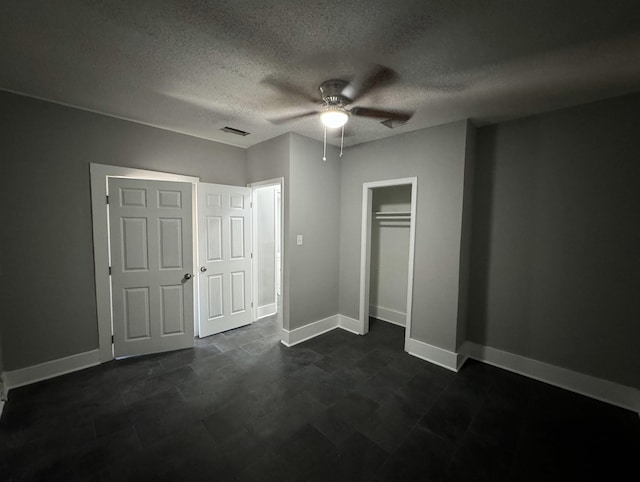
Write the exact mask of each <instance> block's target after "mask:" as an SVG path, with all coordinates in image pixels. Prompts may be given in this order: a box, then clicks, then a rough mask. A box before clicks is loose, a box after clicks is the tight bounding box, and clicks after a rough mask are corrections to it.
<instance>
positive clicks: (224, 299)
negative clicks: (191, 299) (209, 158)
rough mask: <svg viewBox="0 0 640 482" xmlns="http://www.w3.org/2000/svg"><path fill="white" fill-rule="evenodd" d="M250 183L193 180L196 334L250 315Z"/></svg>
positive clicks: (219, 329) (249, 319)
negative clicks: (195, 182) (195, 195)
mask: <svg viewBox="0 0 640 482" xmlns="http://www.w3.org/2000/svg"><path fill="white" fill-rule="evenodd" d="M250 201H251V189H249V188H245V187H239V186H226V185H219V184H207V183H199V184H198V250H199V256H198V258H199V261H200V267H199V272H198V277H199V279H198V284H199V299H200V306H199V312H200V315H199V327H198V328H199V330H198V331H199V336H200V337H205V336H209V335H213V334H215V333H220V332H222V331H226V330H230V329H233V328H237V327H240V326H243V325H247V324H249V323H251V322H252V316H251V291H250V290H251V232H250V231H251V226H250V219H251V218H250Z"/></svg>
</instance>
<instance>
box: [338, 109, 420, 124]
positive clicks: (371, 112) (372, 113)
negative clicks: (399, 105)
mask: <svg viewBox="0 0 640 482" xmlns="http://www.w3.org/2000/svg"><path fill="white" fill-rule="evenodd" d="M350 112H351V114H353V115H356V116H360V117H374V118H376V119H385V120H394V121H398V122H401V123H404V122H407V121H408V120H409V119H411V117H412V116H413V112H392V111H389V110H380V109H370V108H368V107H354V108H352V109H351V111H350Z"/></svg>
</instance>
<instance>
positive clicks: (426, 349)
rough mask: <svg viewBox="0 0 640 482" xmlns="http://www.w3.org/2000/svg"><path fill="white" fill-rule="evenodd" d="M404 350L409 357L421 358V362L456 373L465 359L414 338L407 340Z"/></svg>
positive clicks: (462, 356) (457, 354)
mask: <svg viewBox="0 0 640 482" xmlns="http://www.w3.org/2000/svg"><path fill="white" fill-rule="evenodd" d="M404 349H405V351H406V352H407V353H409V355H413V356H415V357H418V358H421V359H422V360H425V361H428V362H430V363H433V364H435V365H439V366H441V367H443V368H446V369H448V370H451V371H454V372H457V371H458V370H459V369H460V367H462V365H463V364H464V362H465V361H466V359H467V358H466V357H465V356H464V355H460V354H459V353H454V352H452V351H448V350H445V349H443V348H440V347H437V346H434V345H429V344H428V343H425V342H423V341H420V340H416V339H414V338H409V339H407V342H406V344H405V347H404Z"/></svg>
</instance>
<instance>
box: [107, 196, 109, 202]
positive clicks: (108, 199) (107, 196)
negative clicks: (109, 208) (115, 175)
mask: <svg viewBox="0 0 640 482" xmlns="http://www.w3.org/2000/svg"><path fill="white" fill-rule="evenodd" d="M107 204H109V195H108V194H107Z"/></svg>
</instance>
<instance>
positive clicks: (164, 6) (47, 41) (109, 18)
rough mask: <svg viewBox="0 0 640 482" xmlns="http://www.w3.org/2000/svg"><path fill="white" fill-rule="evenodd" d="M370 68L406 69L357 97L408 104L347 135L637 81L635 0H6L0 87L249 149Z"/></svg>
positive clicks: (633, 87) (373, 134)
mask: <svg viewBox="0 0 640 482" xmlns="http://www.w3.org/2000/svg"><path fill="white" fill-rule="evenodd" d="M373 64H381V65H384V66H387V67H390V68H392V69H393V70H395V71H396V72H397V74H398V79H397V81H395V82H393V83H390V84H389V85H384V86H382V87H381V88H380V89H378V90H375V91H372V92H370V93H368V94H367V95H365V96H363V98H361V99H359V101H358V102H357V105H359V106H366V107H377V108H382V109H388V110H414V111H415V115H414V117H413V118H412V119H411V120H410V121H409V123H407V124H406V125H404V126H402V127H398V128H396V129H389V128H387V127H385V126H383V125H381V124H380V123H379V122H378V121H376V120H373V119H366V118H352V119H351V120H350V121H349V123H348V124H347V130H346V135H347V137H346V139H345V143H346V144H347V145H353V144H357V143H360V142H365V141H370V140H374V139H379V138H382V137H386V136H391V135H395V134H399V133H402V132H407V131H409V130H415V129H420V128H423V127H428V126H432V125H437V124H442V123H445V122H450V121H455V120H459V119H464V118H470V119H472V120H474V121H475V122H476V123H477V124H478V125H482V124H486V123H491V122H496V121H499V120H504V119H510V118H515V117H520V116H523V115H528V114H534V113H538V112H544V111H548V110H553V109H557V108H561V107H566V106H570V105H576V104H580V103H585V102H589V101H593V100H598V99H602V98H606V97H612V96H616V95H621V94H626V93H629V92H635V91H640V2H639V1H638V0H629V1H626V0H606V1H590V0H575V1H573V0H572V1H569V0H467V1H455V0H436V1H430V0H395V1H392V0H387V1H384V0H344V1H333V0H314V1H301V0H277V1H266V0H253V1H246V0H234V1H204V0H201V1H164V0H136V1H132V0H110V1H104V0H102V1H101V0H66V1H64V2H54V1H51V0H41V1H37V0H35V1H32V0H22V1H17V0H14V1H10V0H0V89H3V90H8V91H12V92H18V93H23V94H26V95H30V96H35V97H39V98H43V99H48V100H52V101H55V102H60V103H64V104H68V105H72V106H76V107H80V108H84V109H88V110H92V111H97V112H102V113H105V114H110V115H114V116H118V117H122V118H125V119H130V120H134V121H137V122H142V123H145V124H150V125H154V126H158V127H162V128H166V129H170V130H174V131H178V132H183V133H187V134H191V135H195V136H199V137H203V138H206V139H212V140H215V141H220V142H225V143H228V144H233V145H238V146H243V147H248V146H250V145H253V144H256V143H258V142H261V141H263V140H266V139H270V138H272V137H275V136H277V135H280V134H282V133H285V132H288V131H293V132H297V133H300V134H303V135H306V136H309V137H313V138H317V139H321V138H322V129H321V125H320V122H319V120H318V119H317V118H315V117H313V118H307V119H304V120H299V121H294V122H290V123H287V124H283V125H274V124H272V123H270V122H269V121H268V119H270V118H271V119H272V118H277V117H283V116H286V115H293V114H297V113H301V112H304V111H307V110H309V109H310V108H314V105H313V104H310V103H308V101H307V100H305V99H304V97H308V96H313V97H318V91H317V89H318V85H319V84H320V83H321V82H322V81H324V80H327V79H330V78H342V79H346V80H350V79H353V78H355V77H357V76H358V75H362V74H363V73H364V72H367V71H368V69H369V68H371V66H372V65H373ZM282 85H290V86H291V90H292V94H291V95H290V96H286V95H283V93H282V92H281V90H280V89H278V88H276V86H282ZM296 92H297V94H296ZM225 126H230V127H234V128H237V129H242V130H245V131H248V132H250V133H251V134H250V135H248V136H246V137H238V136H234V135H232V134H227V133H223V132H221V131H220V129H221V128H222V127H225ZM330 136H331V137H330V141H331V142H333V143H336V142H337V138H336V134H335V133H332V134H330Z"/></svg>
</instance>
